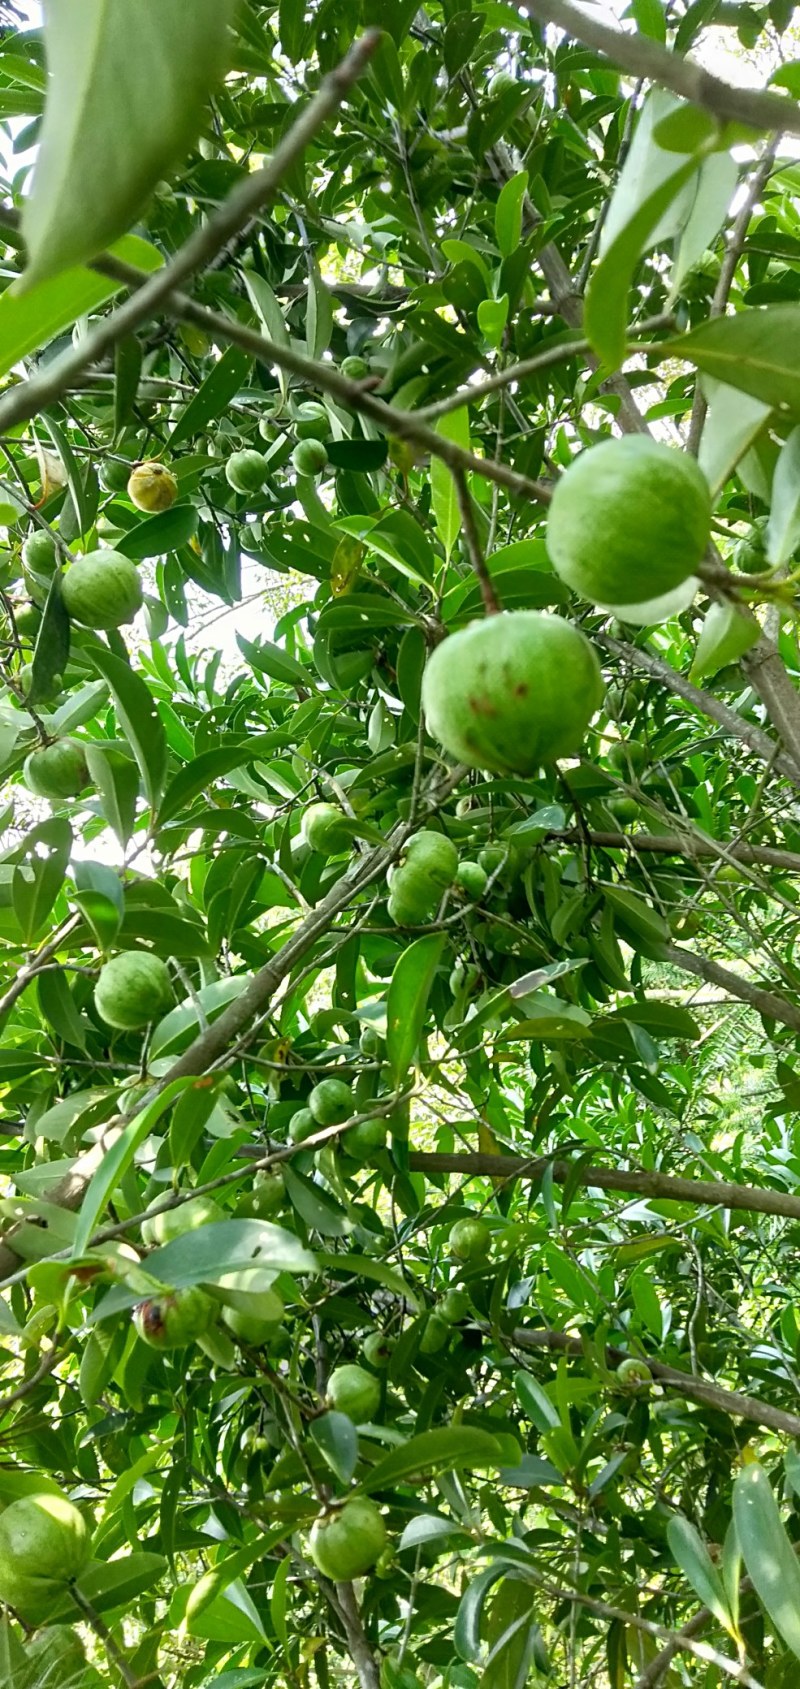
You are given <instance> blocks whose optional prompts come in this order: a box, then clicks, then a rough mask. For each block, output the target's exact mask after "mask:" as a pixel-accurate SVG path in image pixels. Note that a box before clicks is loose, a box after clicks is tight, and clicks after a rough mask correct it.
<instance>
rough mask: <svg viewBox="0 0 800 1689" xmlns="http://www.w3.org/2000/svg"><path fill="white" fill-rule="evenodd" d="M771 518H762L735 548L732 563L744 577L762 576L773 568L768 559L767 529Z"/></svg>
mask: <svg viewBox="0 0 800 1689" xmlns="http://www.w3.org/2000/svg"><path fill="white" fill-rule="evenodd" d="M768 520H769V518H768V517H766V516H760V517H759V518H758V519H757V521H755V522H754V523H753V526H752V528H751V529H750V532H749V534H746V535H745V537H744V539H743V540H739V541H738V542H737V544H736V545H735V546H734V548H733V552H732V555H731V562H732V564H733V566H734V568H735V569H739V570H740V571H741V573H742V574H743V575H760V574H762V573H763V571H764V570H765V569H769V568H770V567H771V565H770V563H769V560H768V558H767V548H766V543H765V541H766V529H767V523H768Z"/></svg>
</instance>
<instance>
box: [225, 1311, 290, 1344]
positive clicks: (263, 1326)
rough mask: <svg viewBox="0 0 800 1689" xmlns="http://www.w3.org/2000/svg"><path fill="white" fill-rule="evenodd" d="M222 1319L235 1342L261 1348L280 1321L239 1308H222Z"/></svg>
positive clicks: (271, 1335) (272, 1335) (272, 1334)
mask: <svg viewBox="0 0 800 1689" xmlns="http://www.w3.org/2000/svg"><path fill="white" fill-rule="evenodd" d="M222 1320H223V1324H224V1325H226V1326H227V1327H228V1330H229V1332H230V1333H231V1336H232V1337H235V1338H236V1340H237V1342H239V1343H247V1344H248V1345H249V1346H250V1348H252V1349H261V1348H263V1346H264V1344H265V1343H268V1342H269V1340H270V1338H271V1337H274V1335H275V1332H276V1331H277V1329H278V1326H279V1325H280V1323H281V1322H280V1319H275V1320H265V1319H262V1318H261V1317H260V1316H259V1315H258V1314H247V1313H245V1312H244V1311H243V1310H242V1309H241V1308H223V1310H222Z"/></svg>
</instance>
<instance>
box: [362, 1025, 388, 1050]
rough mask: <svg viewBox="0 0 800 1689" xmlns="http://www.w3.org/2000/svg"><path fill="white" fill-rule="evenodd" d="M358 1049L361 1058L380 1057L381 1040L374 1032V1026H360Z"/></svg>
mask: <svg viewBox="0 0 800 1689" xmlns="http://www.w3.org/2000/svg"><path fill="white" fill-rule="evenodd" d="M358 1047H359V1050H360V1051H361V1054H362V1056H380V1055H382V1054H383V1039H382V1038H381V1036H380V1034H379V1033H378V1032H376V1031H375V1028H374V1026H362V1028H361V1035H360V1037H359V1040H358Z"/></svg>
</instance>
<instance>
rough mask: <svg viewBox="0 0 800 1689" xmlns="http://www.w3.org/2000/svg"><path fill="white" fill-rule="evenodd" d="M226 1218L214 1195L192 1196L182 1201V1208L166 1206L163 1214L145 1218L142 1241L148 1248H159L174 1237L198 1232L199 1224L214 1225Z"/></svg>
mask: <svg viewBox="0 0 800 1689" xmlns="http://www.w3.org/2000/svg"><path fill="white" fill-rule="evenodd" d="M225 1219H227V1215H225V1214H224V1213H223V1211H222V1209H221V1208H220V1207H219V1205H218V1204H217V1203H216V1202H215V1201H214V1199H213V1197H211V1196H192V1197H190V1198H189V1201H188V1202H183V1203H181V1206H180V1208H166V1209H165V1210H164V1213H163V1214H154V1215H153V1218H152V1220H143V1221H142V1243H143V1244H145V1245H146V1247H147V1248H148V1249H158V1248H160V1247H161V1245H162V1244H164V1243H171V1242H172V1240H173V1238H176V1237H184V1236H185V1235H186V1233H187V1232H196V1231H197V1229H198V1227H199V1226H208V1225H213V1223H214V1222H215V1221H216V1220H225Z"/></svg>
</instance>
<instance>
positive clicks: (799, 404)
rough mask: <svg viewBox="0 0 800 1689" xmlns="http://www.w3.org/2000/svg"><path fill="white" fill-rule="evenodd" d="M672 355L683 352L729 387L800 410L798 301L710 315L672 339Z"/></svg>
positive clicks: (799, 412)
mask: <svg viewBox="0 0 800 1689" xmlns="http://www.w3.org/2000/svg"><path fill="white" fill-rule="evenodd" d="M670 357H676V358H687V359H688V361H689V363H691V364H696V366H697V368H698V369H701V370H703V372H704V374H706V375H713V376H716V378H717V380H718V381H725V382H727V384H728V386H729V387H736V388H738V389H739V390H740V391H741V392H742V393H751V394H752V396H753V398H754V399H760V400H761V401H762V403H763V404H765V405H769V406H770V407H771V408H773V409H777V407H778V406H783V407H784V409H786V410H789V411H791V412H792V414H793V415H794V416H800V304H796V303H794V304H789V305H764V306H761V307H758V308H754V309H751V310H747V311H737V313H736V315H735V316H732V317H713V318H709V320H708V322H705V323H703V324H702V325H701V327H700V328H696V329H693V330H692V333H691V334H685V335H684V336H683V339H682V340H673V341H671V342H670Z"/></svg>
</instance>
